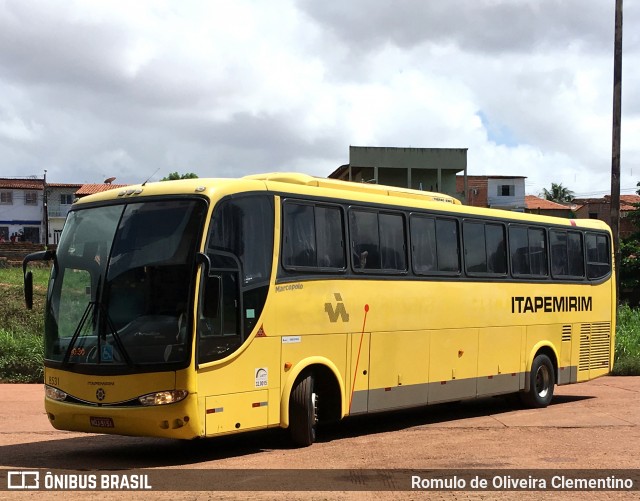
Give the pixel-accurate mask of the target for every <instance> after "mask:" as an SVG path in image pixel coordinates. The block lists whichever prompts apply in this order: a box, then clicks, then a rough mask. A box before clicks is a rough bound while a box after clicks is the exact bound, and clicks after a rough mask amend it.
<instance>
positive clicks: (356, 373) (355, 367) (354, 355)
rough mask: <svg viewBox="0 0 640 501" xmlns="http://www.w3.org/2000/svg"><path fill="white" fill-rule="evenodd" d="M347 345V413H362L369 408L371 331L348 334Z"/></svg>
mask: <svg viewBox="0 0 640 501" xmlns="http://www.w3.org/2000/svg"><path fill="white" fill-rule="evenodd" d="M349 337H350V339H351V343H350V344H349V345H348V346H347V350H348V360H349V361H350V363H349V364H348V365H349V373H348V374H349V384H348V386H347V399H348V400H347V404H348V407H347V410H348V414H363V413H365V412H367V411H368V410H369V345H370V339H371V333H369V332H358V333H353V334H350V336H349Z"/></svg>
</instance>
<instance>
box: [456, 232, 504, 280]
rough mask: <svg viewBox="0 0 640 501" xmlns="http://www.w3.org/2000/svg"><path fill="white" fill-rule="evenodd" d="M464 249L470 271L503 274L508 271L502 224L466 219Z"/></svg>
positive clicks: (467, 267)
mask: <svg viewBox="0 0 640 501" xmlns="http://www.w3.org/2000/svg"><path fill="white" fill-rule="evenodd" d="M464 249H465V250H464V252H465V259H466V269H467V271H468V272H469V273H490V274H494V275H503V274H505V273H506V272H507V262H506V256H507V254H506V248H505V238H504V227H503V226H502V225H501V224H492V223H479V222H469V221H465V223H464Z"/></svg>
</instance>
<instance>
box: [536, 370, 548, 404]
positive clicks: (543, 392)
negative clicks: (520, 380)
mask: <svg viewBox="0 0 640 501" xmlns="http://www.w3.org/2000/svg"><path fill="white" fill-rule="evenodd" d="M550 386H551V374H550V373H549V369H548V367H547V366H545V365H541V366H540V367H539V368H538V372H536V393H537V394H538V396H539V397H540V398H545V397H546V396H547V394H548V393H549V388H550Z"/></svg>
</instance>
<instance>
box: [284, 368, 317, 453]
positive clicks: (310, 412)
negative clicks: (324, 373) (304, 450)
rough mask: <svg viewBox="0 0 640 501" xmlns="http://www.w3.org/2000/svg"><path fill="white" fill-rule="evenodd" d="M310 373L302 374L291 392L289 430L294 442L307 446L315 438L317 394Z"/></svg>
mask: <svg viewBox="0 0 640 501" xmlns="http://www.w3.org/2000/svg"><path fill="white" fill-rule="evenodd" d="M314 386H315V385H314V379H313V376H312V375H311V374H307V375H306V376H302V377H301V378H300V379H299V380H298V381H297V382H296V385H295V387H294V388H293V391H292V392H291V400H290V402H289V406H290V407H289V431H290V433H291V439H292V440H293V442H294V444H296V445H298V446H300V447H307V446H309V445H311V444H312V443H313V442H315V440H316V426H317V424H318V395H317V393H316V392H315V389H314Z"/></svg>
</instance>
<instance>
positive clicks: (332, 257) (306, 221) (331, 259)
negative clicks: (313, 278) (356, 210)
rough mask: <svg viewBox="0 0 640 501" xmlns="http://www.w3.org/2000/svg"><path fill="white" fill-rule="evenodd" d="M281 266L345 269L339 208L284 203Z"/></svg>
mask: <svg viewBox="0 0 640 501" xmlns="http://www.w3.org/2000/svg"><path fill="white" fill-rule="evenodd" d="M283 212H284V228H283V242H282V256H283V257H282V263H283V265H284V267H285V268H295V267H304V268H309V267H313V268H324V269H332V270H336V269H343V268H344V267H345V257H344V245H343V234H344V232H343V227H342V211H341V209H340V208H339V207H331V206H314V205H311V204H302V203H294V202H287V203H285V204H284V209H283Z"/></svg>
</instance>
